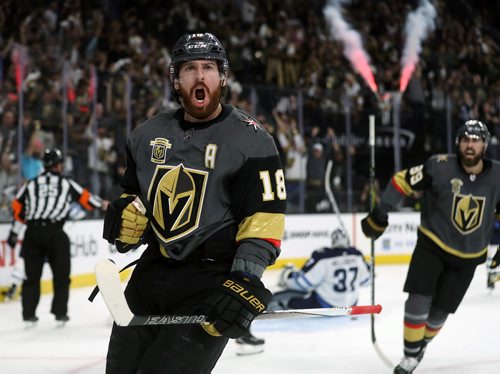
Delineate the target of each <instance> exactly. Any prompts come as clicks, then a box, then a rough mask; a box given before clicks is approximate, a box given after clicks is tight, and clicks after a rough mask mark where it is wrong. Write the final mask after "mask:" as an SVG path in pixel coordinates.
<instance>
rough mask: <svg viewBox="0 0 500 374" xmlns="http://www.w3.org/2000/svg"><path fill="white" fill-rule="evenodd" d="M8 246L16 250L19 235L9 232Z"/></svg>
mask: <svg viewBox="0 0 500 374" xmlns="http://www.w3.org/2000/svg"><path fill="white" fill-rule="evenodd" d="M7 244H8V245H9V247H10V248H12V249H14V248H15V247H16V244H17V234H16V233H15V232H14V231H12V230H11V231H10V232H9V237H8V238H7Z"/></svg>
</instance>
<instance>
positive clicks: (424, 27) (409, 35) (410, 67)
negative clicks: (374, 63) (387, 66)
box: [399, 0, 436, 92]
mask: <svg viewBox="0 0 500 374" xmlns="http://www.w3.org/2000/svg"><path fill="white" fill-rule="evenodd" d="M435 18H436V8H434V5H432V4H431V3H430V2H429V1H428V0H420V4H419V6H418V8H417V9H416V10H414V11H412V12H410V13H408V17H407V18H406V25H405V29H404V34H405V37H406V40H405V46H404V49H403V55H402V57H401V78H400V80H399V91H400V92H404V91H405V90H406V86H407V85H408V82H409V81H410V78H411V76H412V74H413V71H414V70H415V65H416V64H417V63H418V61H419V55H420V52H421V51H422V41H423V40H424V39H425V38H427V35H428V34H429V33H430V32H432V31H434V28H435V24H434V19H435Z"/></svg>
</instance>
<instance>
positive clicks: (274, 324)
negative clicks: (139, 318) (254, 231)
mask: <svg viewBox="0 0 500 374" xmlns="http://www.w3.org/2000/svg"><path fill="white" fill-rule="evenodd" d="M406 269H407V266H394V265H393V266H377V271H376V272H377V274H376V302H377V303H380V304H382V306H383V308H384V309H383V311H382V313H381V314H380V315H379V316H377V317H376V320H375V328H376V335H377V341H378V344H379V346H380V348H381V349H382V351H383V352H384V353H385V355H386V356H387V357H388V358H389V359H390V360H391V361H392V362H393V363H397V362H399V360H400V359H401V355H402V349H403V348H402V331H403V329H402V320H403V305H404V301H405V299H406V294H404V293H403V292H402V291H401V289H402V284H403V281H404V277H405V274H406ZM277 273H278V272H276V271H269V272H267V273H266V275H265V278H264V281H265V283H266V284H267V285H268V287H270V288H274V287H275V283H276V279H277ZM90 291H91V289H90V288H85V289H75V290H72V291H71V297H70V307H69V315H70V317H71V321H70V322H69V323H68V324H67V325H66V326H65V327H63V328H57V327H56V323H55V320H54V317H53V316H52V315H51V314H50V313H49V310H50V302H51V295H47V296H43V297H42V299H41V301H40V305H39V306H38V310H37V315H38V317H39V318H40V321H39V323H38V326H37V327H36V328H34V329H30V330H25V329H24V325H23V323H22V321H21V305H20V302H19V301H13V302H8V303H2V304H0V372H1V373H7V374H14V373H19V374H21V373H22V374H26V373H30V374H38V373H71V374H76V373H79V374H90V373H104V367H105V355H106V349H107V344H108V338H109V332H110V328H111V318H110V317H109V314H108V312H107V309H106V308H105V306H104V304H103V302H102V300H101V298H100V296H98V297H97V298H96V300H95V301H94V303H89V302H88V301H87V297H88V295H89V293H90ZM369 303H370V289H369V288H366V289H363V290H362V294H361V298H360V301H359V304H360V305H361V304H369ZM499 313H500V285H498V289H496V290H494V291H493V292H491V293H490V292H489V291H488V290H487V289H486V271H485V268H484V265H483V266H481V267H479V268H478V270H477V272H476V276H475V278H474V280H473V282H472V284H471V287H470V289H469V291H468V293H467V295H466V297H465V299H464V301H463V303H462V305H461V307H460V308H459V310H458V311H457V313H456V314H454V315H451V316H450V317H449V318H448V321H447V323H446V324H445V326H444V328H443V330H442V331H441V333H440V334H439V335H438V336H437V337H436V339H435V340H434V341H433V342H432V343H431V344H430V345H429V347H428V349H427V352H426V355H425V357H424V359H423V361H422V363H421V365H420V366H419V367H418V369H417V370H416V371H415V373H416V374H417V373H439V374H448V373H450V374H451V373H454V374H462V373H474V374H493V373H495V374H498V373H500V328H499V324H498V321H499ZM253 333H254V334H255V335H256V336H259V337H262V338H264V339H266V345H265V351H264V352H263V353H261V354H257V355H252V356H243V357H241V356H236V353H235V352H236V345H235V344H234V342H232V341H230V342H229V344H228V346H227V348H226V350H225V352H224V353H223V355H222V357H221V359H220V360H219V363H218V364H217V366H216V368H215V369H214V371H213V373H214V374H233V373H238V374H247V373H248V374H250V373H252V374H254V373H255V372H259V373H273V374H275V373H276V374H280V373H283V374H284V373H301V374H302V373H305V374H309V373H311V374H320V373H325V374H326V373H329V374H330V373H336V374H344V373H347V374H348V373H356V374H357V373H369V374H377V373H391V372H392V370H391V369H389V368H388V367H386V366H385V365H384V363H383V362H382V361H381V360H380V358H379V357H378V356H377V354H376V353H375V350H374V349H373V347H372V344H371V339H370V318H369V316H359V317H357V318H356V319H352V318H351V317H332V318H313V319H300V320H279V321H275V320H273V321H257V322H255V323H254V325H253Z"/></svg>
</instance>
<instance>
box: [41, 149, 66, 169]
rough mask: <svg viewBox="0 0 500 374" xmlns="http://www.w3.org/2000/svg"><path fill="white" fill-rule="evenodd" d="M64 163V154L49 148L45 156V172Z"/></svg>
mask: <svg viewBox="0 0 500 374" xmlns="http://www.w3.org/2000/svg"><path fill="white" fill-rule="evenodd" d="M62 162H63V155H62V152H61V151H60V150H59V149H57V148H47V149H46V150H45V152H44V154H43V167H44V168H45V170H48V169H51V168H53V167H54V166H56V165H58V164H60V163H62Z"/></svg>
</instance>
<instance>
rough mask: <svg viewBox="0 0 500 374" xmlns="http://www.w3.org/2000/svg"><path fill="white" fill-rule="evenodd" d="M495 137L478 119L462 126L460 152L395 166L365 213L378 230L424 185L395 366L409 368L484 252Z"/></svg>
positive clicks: (498, 184)
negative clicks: (402, 167)
mask: <svg viewBox="0 0 500 374" xmlns="http://www.w3.org/2000/svg"><path fill="white" fill-rule="evenodd" d="M489 139H490V133H489V131H488V129H487V127H486V126H485V125H484V124H483V123H482V122H480V121H476V120H470V121H467V122H465V124H464V125H462V126H461V127H460V128H459V129H458V132H457V135H456V139H455V145H456V149H457V154H456V155H454V154H449V155H435V156H432V157H430V158H429V159H428V160H427V161H426V162H425V163H424V164H422V165H418V166H415V167H412V168H410V169H405V170H402V171H399V172H397V173H396V174H395V175H394V176H393V178H392V180H391V181H390V182H389V183H388V185H387V187H386V189H385V191H384V193H383V195H382V198H381V201H380V203H379V204H377V206H376V207H375V208H374V209H373V211H372V212H370V214H369V215H368V216H367V217H366V218H364V219H363V220H362V223H361V225H362V229H363V232H364V233H365V235H366V236H368V237H371V238H373V239H376V238H378V237H379V236H380V235H382V233H383V232H384V230H385V228H386V227H387V225H388V219H387V218H388V212H389V211H390V210H391V209H392V208H393V207H395V206H396V204H397V203H398V202H399V201H400V199H401V198H402V197H403V196H409V195H410V194H412V193H413V192H415V191H423V197H422V210H421V221H420V226H419V228H418V238H417V244H416V246H415V250H414V252H413V255H412V258H411V261H410V266H409V269H408V274H407V277H406V282H405V285H404V291H405V292H407V293H408V299H407V300H406V303H405V314H404V358H403V360H402V361H401V363H400V364H399V365H397V366H396V367H395V369H394V373H396V374H398V373H400V374H401V373H403V374H404V373H412V372H413V371H414V370H415V368H416V367H417V365H418V364H419V362H420V360H421V359H422V357H423V354H424V351H425V348H426V346H427V344H428V343H429V342H430V341H431V340H432V338H434V337H435V336H436V334H437V333H438V332H439V331H440V329H441V328H442V327H443V325H444V323H445V321H446V318H447V317H448V315H449V314H450V313H454V312H455V311H456V310H457V308H458V306H459V305H460V303H461V301H462V299H463V297H464V295H465V293H466V291H467V288H468V287H469V285H470V283H471V281H472V278H473V276H474V272H475V270H476V267H477V265H479V264H481V263H483V262H484V261H485V260H486V255H487V251H488V242H489V240H490V237H491V235H492V231H493V225H492V223H493V222H494V219H495V214H497V215H498V214H499V212H500V178H499V177H498V176H499V175H500V163H499V162H498V161H492V160H489V159H487V158H485V151H486V148H487V146H488V141H489Z"/></svg>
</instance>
